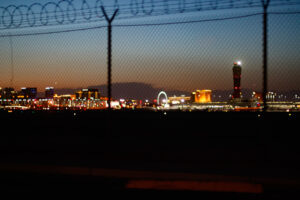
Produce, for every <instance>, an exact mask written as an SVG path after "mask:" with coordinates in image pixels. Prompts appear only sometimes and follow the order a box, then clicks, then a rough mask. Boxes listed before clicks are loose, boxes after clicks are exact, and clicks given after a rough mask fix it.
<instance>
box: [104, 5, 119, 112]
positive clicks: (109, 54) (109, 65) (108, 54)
mask: <svg viewBox="0 0 300 200" xmlns="http://www.w3.org/2000/svg"><path fill="white" fill-rule="evenodd" d="M101 9H102V12H103V15H104V16H105V19H106V21H107V24H108V27H107V34H108V35H107V68H108V69H107V92H108V109H109V110H111V51H112V45H111V43H112V37H111V36H112V34H111V32H112V26H111V24H112V22H113V20H114V18H115V16H116V15H117V12H118V11H119V9H116V10H115V12H114V13H113V15H112V17H111V18H109V17H108V15H107V13H106V11H105V9H104V7H103V6H101Z"/></svg>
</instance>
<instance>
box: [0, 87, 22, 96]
mask: <svg viewBox="0 0 300 200" xmlns="http://www.w3.org/2000/svg"><path fill="white" fill-rule="evenodd" d="M17 96H18V94H17V92H16V91H15V90H14V88H10V87H8V88H4V89H2V91H1V99H16V98H17Z"/></svg>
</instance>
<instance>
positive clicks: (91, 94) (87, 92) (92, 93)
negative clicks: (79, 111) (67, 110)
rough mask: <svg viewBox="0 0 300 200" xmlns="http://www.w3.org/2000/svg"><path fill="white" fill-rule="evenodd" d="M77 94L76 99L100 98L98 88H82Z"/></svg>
mask: <svg viewBox="0 0 300 200" xmlns="http://www.w3.org/2000/svg"><path fill="white" fill-rule="evenodd" d="M75 95H76V99H84V100H89V99H99V98H100V94H99V91H98V89H82V90H81V91H79V92H76V94H75Z"/></svg>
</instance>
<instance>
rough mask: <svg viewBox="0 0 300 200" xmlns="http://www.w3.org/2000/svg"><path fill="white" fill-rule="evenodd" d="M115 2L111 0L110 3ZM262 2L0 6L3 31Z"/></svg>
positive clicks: (143, 0) (65, 0)
mask: <svg viewBox="0 0 300 200" xmlns="http://www.w3.org/2000/svg"><path fill="white" fill-rule="evenodd" d="M110 2H112V1H110ZM262 2H263V0H129V1H126V2H125V1H123V3H119V0H114V1H113V3H112V4H109V3H108V0H93V1H92V0H60V1H58V2H52V1H49V2H46V3H43V4H42V3H32V4H30V5H8V6H5V7H0V30H8V29H19V28H28V27H43V26H50V25H66V24H81V23H87V22H100V21H104V20H105V18H104V16H103V13H102V11H101V6H103V7H105V10H106V11H107V13H108V14H110V13H112V12H113V11H114V10H116V9H119V12H118V16H116V19H133V18H137V17H148V16H159V15H167V14H177V13H186V12H199V11H208V10H224V9H239V8H259V7H262ZM284 5H286V6H291V5H300V2H299V0H271V2H270V5H269V6H274V7H276V6H284Z"/></svg>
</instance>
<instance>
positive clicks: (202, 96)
mask: <svg viewBox="0 0 300 200" xmlns="http://www.w3.org/2000/svg"><path fill="white" fill-rule="evenodd" d="M191 101H192V102H194V103H210V102H211V90H196V92H193V93H192V97H191Z"/></svg>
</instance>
